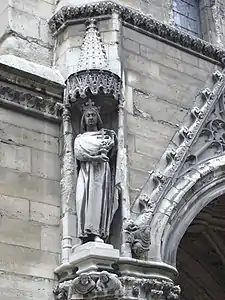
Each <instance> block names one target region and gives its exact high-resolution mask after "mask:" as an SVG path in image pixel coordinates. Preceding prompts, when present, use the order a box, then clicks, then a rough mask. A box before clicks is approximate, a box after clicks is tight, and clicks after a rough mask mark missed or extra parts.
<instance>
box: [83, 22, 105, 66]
mask: <svg viewBox="0 0 225 300" xmlns="http://www.w3.org/2000/svg"><path fill="white" fill-rule="evenodd" d="M86 25H87V28H86V33H85V35H84V39H83V43H82V46H81V53H80V59H79V64H78V67H77V72H79V71H84V70H93V69H98V70H109V63H108V59H107V56H106V51H105V47H104V44H103V42H102V39H101V36H100V33H99V31H98V27H97V22H96V20H95V19H93V18H91V19H89V20H88V21H87V22H86Z"/></svg>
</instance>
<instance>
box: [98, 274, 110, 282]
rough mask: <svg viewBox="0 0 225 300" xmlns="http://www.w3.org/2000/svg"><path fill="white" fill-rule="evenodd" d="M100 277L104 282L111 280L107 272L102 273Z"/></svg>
mask: <svg viewBox="0 0 225 300" xmlns="http://www.w3.org/2000/svg"><path fill="white" fill-rule="evenodd" d="M100 279H101V281H102V282H103V283H107V282H108V281H109V278H108V275H107V274H104V273H103V274H101V275H100Z"/></svg>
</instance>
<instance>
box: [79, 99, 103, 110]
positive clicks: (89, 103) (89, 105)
mask: <svg viewBox="0 0 225 300" xmlns="http://www.w3.org/2000/svg"><path fill="white" fill-rule="evenodd" d="M100 109H101V107H97V106H96V105H95V103H94V102H93V101H91V99H89V100H88V101H87V102H86V103H85V104H83V105H82V106H81V111H82V112H85V111H88V110H89V111H90V110H92V111H95V112H97V113H99V111H100Z"/></svg>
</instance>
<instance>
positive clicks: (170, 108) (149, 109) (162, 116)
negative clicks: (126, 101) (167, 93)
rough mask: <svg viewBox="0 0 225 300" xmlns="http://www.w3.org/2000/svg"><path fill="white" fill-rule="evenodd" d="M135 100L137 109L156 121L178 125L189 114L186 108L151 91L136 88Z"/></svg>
mask: <svg viewBox="0 0 225 300" xmlns="http://www.w3.org/2000/svg"><path fill="white" fill-rule="evenodd" d="M133 101H134V105H135V108H136V109H138V110H140V111H142V112H143V113H147V114H148V115H149V116H150V117H151V118H152V119H153V120H154V121H156V122H164V123H166V122H168V123H170V124H173V125H175V126H176V125H177V124H181V123H182V121H183V119H184V117H185V115H186V114H187V110H185V109H184V108H182V107H179V106H177V105H174V104H173V103H170V102H167V101H166V100H164V99H160V98H157V97H156V96H155V95H152V94H151V93H149V94H146V93H143V92H141V91H137V90H134V96H133Z"/></svg>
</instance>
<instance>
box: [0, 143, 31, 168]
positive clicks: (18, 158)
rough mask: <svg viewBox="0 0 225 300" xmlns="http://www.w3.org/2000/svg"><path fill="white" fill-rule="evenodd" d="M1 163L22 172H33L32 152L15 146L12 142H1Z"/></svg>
mask: <svg viewBox="0 0 225 300" xmlns="http://www.w3.org/2000/svg"><path fill="white" fill-rule="evenodd" d="M0 162H1V166H2V167H8V168H12V169H15V170H17V171H20V172H30V171H31V164H30V163H31V151H30V149H29V148H28V147H22V146H15V145H13V144H12V143H10V142H0Z"/></svg>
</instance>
